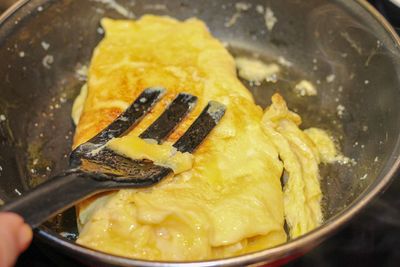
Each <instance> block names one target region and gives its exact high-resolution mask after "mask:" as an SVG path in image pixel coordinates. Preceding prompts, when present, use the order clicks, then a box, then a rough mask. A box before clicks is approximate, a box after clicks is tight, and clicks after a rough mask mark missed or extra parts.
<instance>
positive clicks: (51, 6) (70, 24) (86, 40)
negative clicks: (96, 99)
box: [0, 0, 400, 266]
mask: <svg viewBox="0 0 400 267" xmlns="http://www.w3.org/2000/svg"><path fill="white" fill-rule="evenodd" d="M238 3H240V4H238ZM243 3H244V4H245V5H243ZM248 4H250V5H248ZM244 6H245V7H244ZM267 7H268V9H269V10H270V11H272V13H273V17H275V18H276V19H277V22H276V23H275V24H274V25H273V27H272V29H268V28H267V27H266V25H265V24H266V23H265V10H266V9H267ZM145 13H152V14H159V15H170V16H173V17H176V18H179V19H185V18H189V17H193V16H195V17H198V18H200V19H202V20H204V21H205V22H206V23H207V25H208V27H209V28H210V31H211V32H212V33H213V35H214V36H216V37H217V38H219V39H220V40H222V41H223V42H225V43H226V44H227V48H228V49H229V50H230V52H231V53H232V54H233V55H235V56H238V55H240V56H243V55H244V56H250V57H258V58H260V59H261V60H263V61H265V62H281V63H282V62H283V63H284V64H283V70H282V72H281V73H280V75H279V80H278V81H277V82H276V83H263V84H262V85H260V86H252V85H251V84H249V83H247V82H246V81H244V83H245V85H246V86H247V87H248V88H249V89H250V90H251V92H252V93H253V94H254V97H255V100H256V102H257V103H258V104H259V105H261V106H263V107H266V106H267V105H269V103H270V102H269V101H270V100H269V97H270V96H271V95H272V94H273V92H280V93H281V94H282V95H283V96H284V97H285V98H286V100H287V102H288V103H289V107H290V108H291V109H292V110H295V111H297V112H299V113H300V114H301V115H302V117H303V125H302V127H304V128H307V127H310V126H317V127H320V128H323V129H326V130H328V131H329V132H330V133H331V134H332V135H333V136H335V138H336V141H337V143H338V145H339V146H340V148H341V151H342V152H343V154H344V155H346V156H347V157H349V158H350V159H352V160H350V162H349V163H348V164H332V165H322V166H321V176H322V179H321V187H322V190H323V194H324V199H323V210H324V216H325V222H324V224H323V225H322V226H321V227H319V228H318V229H316V230H314V231H312V232H310V233H308V234H306V235H305V236H303V237H300V238H297V239H295V240H290V241H289V242H288V243H286V244H283V245H281V246H278V247H275V248H272V249H268V250H264V251H260V252H256V253H252V254H248V255H243V256H240V257H234V258H228V259H220V260H212V261H206V262H201V265H203V266H220V265H224V266H243V265H248V264H257V265H258V264H271V263H276V262H282V260H285V258H289V257H293V256H295V255H298V254H302V253H305V252H306V251H308V250H310V249H312V248H313V247H315V246H317V245H318V244H319V243H320V242H322V241H323V240H324V239H326V238H327V237H328V236H329V235H330V234H332V233H333V232H334V231H335V230H337V229H338V228H339V227H340V226H342V225H343V224H345V223H346V222H347V221H348V220H350V219H351V218H352V217H353V216H354V215H355V214H356V213H357V212H358V211H359V210H360V209H362V208H363V207H365V206H366V205H367V204H368V202H370V201H371V199H372V198H373V197H375V196H376V195H378V194H379V193H381V192H382V191H383V189H384V188H385V187H386V186H387V185H388V184H389V182H390V180H391V177H393V176H394V175H395V174H396V171H397V169H398V167H399V165H400V160H399V154H400V153H399V152H400V140H399V136H400V135H399V133H400V109H399V107H398V103H400V90H399V89H400V47H399V46H400V41H399V38H398V37H397V36H396V34H395V32H394V31H393V29H392V28H391V27H390V26H389V25H388V23H387V22H386V21H385V20H384V19H383V18H382V17H381V16H380V15H379V14H377V12H376V11H374V10H373V8H372V7H371V6H369V5H368V3H366V2H365V1H361V0H354V1H348V0H336V1H335V0H308V1H301V0H285V1H272V0H270V1H266V0H263V1H257V0H254V1H247V2H246V1H240V2H236V1H230V0H204V1H189V0H169V1H166V0H164V1H162V0H159V1H150V0H147V1H140V0H136V1H128V0H118V1H110V0H92V1H90V0H88V1H72V0H60V1H50V0H32V1H20V2H18V3H17V4H16V5H14V6H13V7H12V8H11V9H9V10H8V11H7V12H6V13H5V14H4V15H3V16H2V17H1V18H0V58H1V64H0V75H1V76H0V166H1V168H0V198H1V200H2V201H4V202H7V201H9V200H10V199H13V198H15V197H18V195H20V194H23V193H24V191H26V190H27V189H29V188H31V187H33V186H35V185H37V184H38V183H40V182H42V181H44V180H45V179H46V178H47V177H49V176H51V175H54V174H55V173H57V172H58V171H59V170H61V169H63V168H65V167H66V165H67V163H68V160H67V155H68V153H69V152H70V147H71V138H72V135H73V131H74V127H73V124H72V121H71V120H70V112H71V104H72V101H73V99H74V97H75V96H76V95H77V94H78V91H79V88H80V87H81V86H82V84H83V83H84V79H85V78H84V76H82V75H81V73H82V70H84V67H83V66H87V65H88V63H89V60H90V57H91V53H92V51H93V48H94V47H95V46H96V44H97V43H98V42H99V41H100V40H101V38H102V34H103V31H102V29H101V28H100V25H99V21H100V19H101V18H102V17H105V16H106V17H111V18H127V17H128V18H135V17H136V18H137V17H140V16H141V15H142V14H145ZM235 14H239V15H235ZM234 16H235V17H236V19H234V18H233V17H234ZM270 28H271V27H270ZM282 59H284V60H282ZM288 62H289V64H288ZM303 79H306V80H309V81H311V82H313V83H314V84H315V85H316V87H317V88H318V95H317V96H309V97H307V96H305V97H301V96H298V95H296V94H295V93H294V92H293V89H292V88H293V87H294V85H295V84H296V83H298V82H299V81H300V80H303ZM74 220H75V218H74V211H73V210H69V211H67V212H65V213H63V214H60V215H58V216H56V217H55V218H54V219H52V220H50V221H49V222H47V223H46V224H44V225H43V226H42V227H40V228H39V229H37V230H36V237H37V238H39V239H41V240H43V241H44V242H47V243H49V244H51V245H52V246H54V247H57V248H59V249H60V250H62V251H64V252H65V253H66V254H69V255H71V256H73V257H76V258H79V259H80V260H81V261H84V262H86V263H88V264H93V265H96V266H98V265H103V266H111V265H121V266H192V265H196V264H198V262H197V263H196V262H192V263H165V262H148V261H143V260H135V259H127V258H122V257H116V256H112V255H108V254H104V253H101V252H97V251H93V250H90V249H87V248H84V247H81V246H79V245H77V244H75V243H74V242H73V239H74V238H75V237H76V232H77V230H76V227H75V221H74Z"/></svg>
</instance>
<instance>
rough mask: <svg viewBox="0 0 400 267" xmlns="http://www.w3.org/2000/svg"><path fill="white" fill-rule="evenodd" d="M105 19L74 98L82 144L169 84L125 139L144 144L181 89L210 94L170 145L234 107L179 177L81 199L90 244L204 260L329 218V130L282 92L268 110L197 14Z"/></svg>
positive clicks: (267, 243) (274, 240)
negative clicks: (219, 110)
mask: <svg viewBox="0 0 400 267" xmlns="http://www.w3.org/2000/svg"><path fill="white" fill-rule="evenodd" d="M102 25H103V27H104V29H105V33H106V34H105V37H104V39H103V40H102V41H101V42H100V44H99V45H98V46H97V48H96V49H95V51H94V53H93V57H92V60H91V64H90V68H89V73H88V81H87V85H85V88H86V89H87V94H85V93H84V91H85V90H83V93H82V94H81V96H80V97H79V98H78V100H77V101H76V103H75V106H74V111H75V113H74V115H75V121H76V122H77V123H78V125H77V128H76V133H75V138H74V147H76V146H78V145H79V144H81V143H83V142H85V141H87V140H88V139H90V138H91V137H93V136H94V135H95V134H96V133H98V132H99V131H101V130H102V129H103V128H105V127H106V126H107V125H108V124H109V123H111V122H112V121H113V120H114V119H115V118H116V117H117V116H118V115H119V114H120V113H121V112H123V111H124V109H125V108H127V107H128V105H129V104H130V103H131V102H132V101H133V100H134V99H135V98H136V97H137V96H138V95H139V94H140V93H141V92H142V91H143V90H144V89H146V88H149V87H163V88H165V89H166V95H165V97H164V98H163V99H162V100H161V101H160V102H159V103H157V104H156V106H155V108H154V109H153V110H152V111H151V113H150V114H149V115H148V116H146V117H145V119H144V120H143V121H142V122H141V123H140V124H139V125H138V126H137V127H135V128H134V129H133V130H132V131H131V132H130V133H129V134H128V135H127V136H125V137H123V138H121V139H120V140H117V141H115V142H114V148H116V149H117V148H118V147H119V148H120V150H121V151H125V152H123V153H124V154H125V155H128V156H129V155H131V154H132V155H135V151H137V150H139V147H138V146H139V145H140V144H142V143H140V142H137V141H138V140H137V139H138V137H137V136H138V135H139V134H140V133H141V132H142V131H143V130H144V129H146V128H147V127H148V126H149V125H150V124H151V123H152V122H153V121H154V120H155V119H156V118H157V117H158V116H159V115H160V114H161V113H162V112H163V110H164V109H165V108H166V106H167V105H168V104H169V103H170V102H171V101H172V99H173V98H174V97H175V96H176V95H177V94H178V93H179V92H187V93H190V94H193V95H196V96H198V98H199V101H198V104H197V106H196V107H195V109H194V111H193V112H192V113H190V115H189V116H188V117H187V118H185V119H184V121H183V122H182V123H181V125H180V126H179V127H178V128H177V129H176V130H175V131H174V132H173V134H172V135H171V136H170V137H169V138H168V140H167V143H170V142H174V141H175V140H177V139H178V138H179V137H180V136H181V135H182V133H183V132H185V130H186V129H187V128H188V127H189V126H190V124H191V123H192V122H193V121H194V120H195V118H196V117H197V116H198V115H199V114H200V112H201V110H202V109H203V108H204V107H205V105H206V104H207V102H208V101H211V100H214V101H218V102H220V103H223V104H224V105H226V107H227V111H226V114H225V116H224V117H223V118H222V120H221V122H220V123H219V124H218V125H217V126H216V127H215V128H214V130H213V131H212V132H211V133H210V135H209V136H208V137H207V139H206V140H205V141H204V142H203V143H202V144H201V145H200V146H199V147H198V149H197V150H196V151H195V152H194V153H193V155H191V157H190V163H187V162H186V163H187V164H186V165H185V166H186V168H183V169H181V171H180V172H176V173H175V175H174V176H171V177H168V178H167V179H165V180H164V181H162V182H161V183H159V184H157V185H155V186H153V187H150V188H145V189H127V190H119V191H114V192H110V193H104V194H100V195H97V196H95V197H92V198H90V199H87V200H85V201H84V202H82V203H80V204H79V205H78V206H77V214H78V225H79V228H80V234H79V238H78V240H77V242H78V243H79V244H81V245H83V246H86V247H90V248H93V249H96V250H100V251H103V252H107V253H111V254H114V255H120V256H125V257H131V258H137V259H147V260H167V261H172V260H173V261H189V260H204V259H213V258H221V257H228V256H235V255H240V254H244V253H249V252H252V251H257V250H261V249H265V248H269V247H273V246H276V245H278V244H282V243H284V242H285V241H286V240H287V239H288V238H290V237H291V238H295V237H297V236H299V235H302V234H304V233H306V232H308V231H310V230H312V229H314V228H315V227H317V226H318V225H319V224H321V222H322V213H321V207H320V200H321V190H320V186H319V174H318V164H319V163H320V161H321V160H322V161H329V159H332V157H334V156H335V153H336V152H335V146H334V145H333V143H332V141H331V140H330V138H329V137H328V135H327V134H326V133H325V132H324V131H322V130H319V129H316V128H313V129H309V130H306V131H303V130H301V129H300V128H299V125H300V123H301V119H300V117H299V116H298V115H297V114H295V113H292V112H291V111H289V110H288V108H287V106H286V103H285V101H284V100H283V98H282V97H281V96H280V95H278V94H276V95H274V96H273V98H272V104H271V106H270V107H269V108H267V109H266V110H265V111H263V110H262V109H261V108H260V107H259V106H257V105H256V104H255V103H254V100H253V98H252V95H251V94H250V92H249V91H248V90H247V89H246V88H245V87H244V86H243V84H242V83H241V82H240V81H239V79H238V78H237V76H236V69H235V63H234V59H233V58H232V56H231V55H230V54H229V52H228V51H227V50H226V49H225V48H224V46H223V45H222V44H221V43H220V42H219V41H218V40H217V39H215V38H213V37H212V35H211V34H210V33H209V31H208V29H207V27H206V25H205V24H204V23H203V22H201V21H200V20H198V19H188V20H186V21H177V20H175V19H172V18H169V17H157V16H149V15H148V16H144V17H142V18H141V19H139V20H137V21H126V20H111V19H103V20H102ZM80 113H81V114H80ZM135 144H136V145H135ZM142 145H145V144H144V143H143V144H142ZM135 147H137V149H135ZM164 148H165V147H164ZM164 148H162V147H158V145H156V144H153V145H146V149H142V150H143V151H144V150H153V149H154V150H157V149H164ZM116 151H118V149H117V150H116ZM150 154H151V153H150ZM153 154H154V153H153ZM153 154H152V155H153ZM155 154H157V153H155ZM132 157H133V156H132ZM149 157H150V158H149V159H151V160H156V159H154V158H151V156H149ZM186 159H187V158H186ZM167 160H168V159H167ZM178 161H179V160H178ZM175 163H176V162H175ZM177 164H178V165H179V162H178V163H177ZM284 170H285V175H284V176H285V177H286V178H287V181H286V182H285V184H284V186H283V187H282V184H281V177H282V175H283V173H284ZM285 220H286V222H287V225H288V227H289V237H288V236H287V234H286V232H285V230H284V222H285Z"/></svg>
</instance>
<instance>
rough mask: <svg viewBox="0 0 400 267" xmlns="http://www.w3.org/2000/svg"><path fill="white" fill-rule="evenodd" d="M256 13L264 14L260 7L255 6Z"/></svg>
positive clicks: (262, 8)
mask: <svg viewBox="0 0 400 267" xmlns="http://www.w3.org/2000/svg"><path fill="white" fill-rule="evenodd" d="M256 11H257V12H258V13H259V14H264V7H263V6H262V5H257V6H256Z"/></svg>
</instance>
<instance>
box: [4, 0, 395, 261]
mask: <svg viewBox="0 0 400 267" xmlns="http://www.w3.org/2000/svg"><path fill="white" fill-rule="evenodd" d="M31 1H32V0H19V1H18V2H16V3H15V4H13V5H12V6H11V7H10V8H9V9H8V10H6V11H5V12H4V13H3V14H2V15H0V27H1V26H2V25H3V23H4V22H5V21H6V20H7V19H9V18H10V17H12V16H13V15H14V14H16V13H17V12H18V11H19V10H20V9H21V8H22V7H23V6H24V5H26V4H27V3H29V2H31ZM353 1H354V2H355V3H356V4H358V5H359V6H360V7H362V8H363V9H364V10H365V11H366V12H367V13H369V14H370V15H372V16H373V17H374V18H375V19H376V20H377V23H379V24H380V25H381V26H382V27H383V29H384V30H385V31H386V33H387V35H388V37H389V38H390V39H391V40H392V41H393V42H394V43H395V45H396V48H397V49H398V50H399V52H400V37H399V36H398V35H397V33H396V31H395V30H394V28H393V27H392V26H391V25H390V23H389V22H388V21H386V19H385V18H384V17H383V16H382V15H381V14H380V13H379V12H378V11H377V10H376V9H375V8H374V7H372V6H371V5H370V4H369V3H368V2H367V1H364V0H353ZM385 168H388V170H386V173H384V174H383V175H382V176H383V178H382V179H381V180H380V181H378V182H377V183H376V184H375V185H374V186H373V185H370V190H369V191H368V189H367V190H366V191H365V192H364V193H363V194H362V195H361V196H360V197H359V198H358V199H357V200H355V201H354V202H353V203H352V204H351V205H350V206H349V207H348V209H346V210H345V211H343V212H340V213H339V214H337V215H335V217H334V218H333V219H332V220H330V221H328V222H327V223H326V224H323V225H322V226H320V227H318V228H317V229H315V230H313V231H311V232H309V233H307V234H306V235H303V236H302V237H300V238H298V239H295V240H292V241H290V242H287V243H284V244H282V245H279V246H277V247H273V248H269V249H266V250H262V251H258V252H254V253H251V254H246V255H241V256H236V257H231V258H224V259H216V260H208V261H192V262H162V261H158V262H154V261H146V260H136V259H131V258H126V257H121V256H114V255H111V254H107V253H103V252H99V251H95V250H92V249H89V248H85V247H83V246H81V245H79V244H77V243H75V242H73V241H69V240H67V239H65V238H63V237H61V236H60V235H58V234H57V233H55V232H54V231H52V230H51V229H49V228H47V227H45V226H41V227H40V228H38V229H36V230H35V235H36V236H37V237H38V238H39V239H41V240H43V241H44V242H46V243H49V244H51V245H53V246H55V247H57V248H61V249H66V251H65V253H67V254H71V255H76V256H80V258H81V259H86V260H89V261H90V262H102V263H104V264H113V265H115V264H117V265H120V266H149V267H150V266H153V267H154V266H181V267H183V266H185V267H189V266H190V267H191V266H198V265H199V264H201V265H202V266H221V265H223V266H243V265H246V264H254V263H273V262H276V257H279V256H291V255H293V254H296V253H299V254H301V253H302V252H305V251H307V250H308V249H310V248H312V247H314V246H316V245H318V244H319V243H320V242H322V240H323V239H325V238H327V237H328V236H329V235H331V234H333V233H334V232H336V231H337V230H338V229H339V228H340V227H342V226H344V225H345V224H346V223H348V222H349V221H350V219H352V218H353V217H354V216H355V215H357V214H359V213H360V211H361V210H363V209H364V208H365V207H366V206H367V204H368V203H370V202H371V201H372V199H374V198H375V197H376V196H377V195H378V194H380V193H382V191H383V190H384V189H385V188H386V187H387V186H388V185H389V183H390V181H391V180H392V179H393V178H394V177H395V175H396V174H398V173H399V170H400V134H399V136H398V137H397V141H396V145H395V147H394V148H393V150H392V154H391V155H390V158H389V160H388V161H387V162H386V164H385ZM382 172H385V170H383V171H382Z"/></svg>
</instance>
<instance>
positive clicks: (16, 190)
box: [14, 188, 22, 196]
mask: <svg viewBox="0 0 400 267" xmlns="http://www.w3.org/2000/svg"><path fill="white" fill-rule="evenodd" d="M14 191H15V193H17V195H19V196H21V195H22V194H21V192H20V191H19V190H18V189H17V188H15V189H14Z"/></svg>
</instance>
